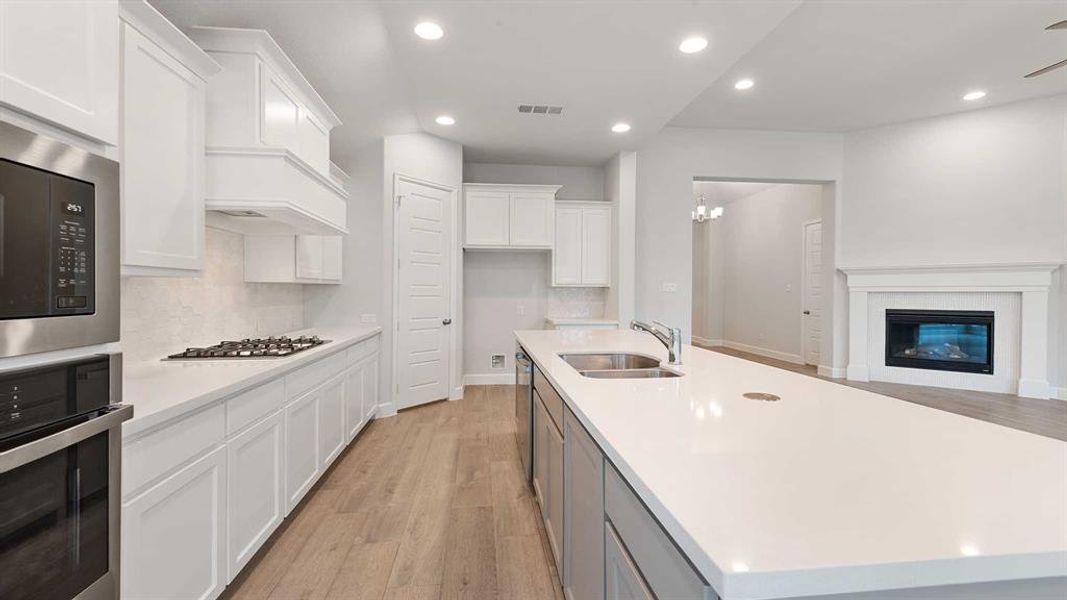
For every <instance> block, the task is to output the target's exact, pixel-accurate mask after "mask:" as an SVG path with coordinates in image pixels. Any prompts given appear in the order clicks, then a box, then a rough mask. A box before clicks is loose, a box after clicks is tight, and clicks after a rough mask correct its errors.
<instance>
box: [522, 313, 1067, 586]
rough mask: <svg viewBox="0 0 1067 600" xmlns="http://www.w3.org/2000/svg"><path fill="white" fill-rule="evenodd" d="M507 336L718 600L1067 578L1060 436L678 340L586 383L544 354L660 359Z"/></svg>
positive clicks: (590, 336) (1065, 478)
mask: <svg viewBox="0 0 1067 600" xmlns="http://www.w3.org/2000/svg"><path fill="white" fill-rule="evenodd" d="M515 335H516V338H517V340H518V341H519V343H520V344H522V346H523V348H524V349H525V350H526V352H527V353H528V354H529V355H530V357H531V358H532V359H533V361H534V363H535V364H536V365H537V367H538V368H539V369H540V370H541V371H542V372H543V373H544V375H545V376H546V378H547V379H548V380H549V381H550V382H551V383H552V384H553V386H554V387H555V388H556V389H557V391H559V392H560V394H561V395H562V396H563V399H564V401H565V402H566V403H567V405H568V406H569V407H570V409H571V410H572V411H573V412H574V414H575V416H577V417H578V419H579V420H580V421H581V422H582V424H583V425H584V426H585V427H586V428H587V429H588V430H589V432H590V434H592V436H593V437H594V439H595V440H596V441H597V443H598V444H599V445H600V446H601V448H602V450H603V451H604V453H605V456H607V458H608V459H609V460H610V461H611V462H612V463H613V464H614V465H615V467H616V468H617V469H618V470H619V472H620V473H621V474H622V475H623V476H624V477H625V478H626V479H627V481H628V482H629V483H630V485H631V486H632V487H633V488H634V490H635V491H636V492H637V493H638V495H639V496H640V497H641V499H642V500H643V501H644V502H645V504H646V505H647V506H648V507H649V509H650V510H651V511H652V512H653V514H654V515H655V516H656V518H657V519H659V521H660V522H661V523H662V525H663V526H664V528H665V529H666V530H667V532H668V533H669V534H670V535H671V536H672V537H673V538H674V540H675V542H676V543H677V544H678V545H679V547H680V548H681V550H682V551H683V552H685V554H686V555H687V556H688V557H689V559H690V560H691V561H692V563H693V565H694V566H695V567H696V568H697V569H698V570H699V571H700V573H701V574H702V575H703V577H704V578H705V579H706V580H707V581H708V583H710V584H711V585H712V587H714V588H715V590H716V591H717V592H718V593H719V594H720V595H721V596H722V597H723V598H724V599H725V600H757V599H764V598H783V597H793V596H803V595H815V594H835V593H850V592H862V591H874V590H889V589H897V588H913V587H922V586H937V585H950V584H960V583H976V582H990V581H1007V580H1019V579H1037V578H1047V577H1067V509H1065V507H1067V443H1065V442H1062V441H1058V440H1055V439H1052V438H1046V437H1042V436H1038V435H1035V434H1031V433H1026V432H1023V431H1018V430H1014V429H1009V428H1006V427H1002V426H999V425H994V424H992V423H987V422H984V421H979V420H975V419H971V418H968V417H964V416H960V415H956V414H952V413H948V412H943V411H939V410H936V409H932V408H927V407H924V406H920V405H917V404H912V403H909V402H905V401H903V400H898V399H895V398H889V397H886V396H882V395H879V394H875V393H872V392H867V391H864V390H859V389H856V388H851V387H847V386H843V385H839V384H837V383H833V382H829V381H824V380H820V379H817V378H814V377H809V376H806V375H803V374H798V373H793V372H790V371H786V370H783V369H776V368H774V367H770V366H767V365H763V364H759V363H755V362H751V361H746V360H743V359H739V358H735V357H732V356H728V355H725V354H721V353H716V352H711V351H707V350H702V349H699V348H695V347H692V346H685V347H684V351H683V355H682V357H683V363H684V364H682V365H681V366H678V367H671V368H672V369H674V370H677V371H678V372H680V373H682V374H683V376H682V377H677V378H662V379H629V380H603V379H588V378H585V377H583V376H582V375H580V374H579V373H578V372H577V371H576V370H575V369H573V368H572V367H571V366H570V365H568V364H567V363H566V362H564V361H563V360H562V359H561V358H560V357H559V356H558V355H559V354H560V353H562V352H633V353H638V354H646V355H650V356H655V357H658V358H660V359H664V358H665V357H666V350H665V349H664V348H663V346H662V345H660V344H659V343H658V342H657V341H656V340H654V339H653V338H652V337H651V336H649V335H646V334H642V333H637V332H632V331H615V330H572V331H518V332H516V333H515ZM745 392H769V393H772V394H776V395H778V396H780V397H781V400H779V401H777V402H763V401H756V400H748V399H745V398H743V397H742V394H743V393H745Z"/></svg>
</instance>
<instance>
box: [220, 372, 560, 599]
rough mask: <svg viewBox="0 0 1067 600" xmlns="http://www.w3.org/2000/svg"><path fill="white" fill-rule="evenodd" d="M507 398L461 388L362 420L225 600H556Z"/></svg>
mask: <svg viewBox="0 0 1067 600" xmlns="http://www.w3.org/2000/svg"><path fill="white" fill-rule="evenodd" d="M514 389H515V388H514V386H471V387H467V388H466V397H465V398H463V399H462V400H456V401H453V402H438V403H434V404H429V405H426V406H422V407H419V408H414V409H411V410H406V411H403V412H401V413H400V414H399V415H397V416H396V417H394V418H388V419H381V420H377V421H374V422H373V423H371V424H370V425H369V426H368V427H367V429H366V430H365V431H364V432H363V434H362V435H361V436H360V438H359V439H357V440H356V441H355V442H354V443H353V444H352V445H351V446H350V447H349V449H348V451H347V452H346V453H345V454H344V455H342V456H341V457H340V458H338V460H337V462H336V463H334V466H333V467H332V469H331V470H330V472H329V473H327V474H326V475H325V476H324V477H323V479H322V480H321V482H320V483H319V485H317V486H316V487H315V488H314V489H312V490H311V492H309V493H308V495H307V497H306V498H305V499H304V501H303V502H302V504H301V505H300V506H298V507H297V508H296V510H294V511H293V514H291V515H290V516H289V518H288V519H286V522H285V524H283V526H282V528H281V529H279V531H277V532H276V533H275V534H274V536H273V537H272V539H271V541H270V542H269V543H268V544H267V545H266V546H265V547H264V548H263V549H261V550H260V552H259V553H258V554H257V555H256V557H255V558H254V559H253V561H252V563H250V564H249V565H248V566H247V567H246V568H245V569H244V571H243V572H242V574H241V575H240V576H239V577H238V578H237V579H236V580H235V581H234V582H233V583H232V584H231V585H230V587H229V588H227V590H226V593H225V594H224V597H225V598H232V599H264V600H266V599H269V600H290V599H296V598H300V599H312V598H336V599H345V600H355V599H370V598H374V599H378V598H388V599H391V600H400V599H409V600H416V599H418V600H422V599H437V598H445V599H450V598H460V597H462V598H517V599H522V598H530V599H537V600H543V599H552V598H556V599H560V598H562V597H563V594H562V590H561V589H560V588H559V586H558V584H557V581H558V579H556V574H555V567H554V565H552V561H551V559H550V558H549V557H550V554H549V553H548V552H549V550H548V546H547V538H546V537H545V534H544V527H543V524H542V521H541V519H540V514H539V512H538V508H537V504H536V500H535V499H534V497H533V494H532V492H531V491H530V490H529V488H528V486H527V485H526V482H525V480H524V478H523V474H522V466H521V463H520V462H519V455H518V449H517V446H516V444H515V437H514V431H515V420H514V416H513V415H514V406H515V405H514Z"/></svg>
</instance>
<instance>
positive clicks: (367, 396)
mask: <svg viewBox="0 0 1067 600" xmlns="http://www.w3.org/2000/svg"><path fill="white" fill-rule="evenodd" d="M362 370H363V423H364V424H367V423H369V422H370V420H371V418H373V417H374V413H375V412H377V410H378V401H379V398H378V393H379V392H378V390H379V386H378V355H377V354H375V355H374V356H372V357H370V358H368V359H367V360H366V362H364V363H363V367H362Z"/></svg>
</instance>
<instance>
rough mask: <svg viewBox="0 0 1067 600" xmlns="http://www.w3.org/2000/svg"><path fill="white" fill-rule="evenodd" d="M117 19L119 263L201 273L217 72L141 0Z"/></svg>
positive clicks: (145, 270) (149, 270) (126, 269)
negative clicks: (208, 120)
mask: <svg viewBox="0 0 1067 600" xmlns="http://www.w3.org/2000/svg"><path fill="white" fill-rule="evenodd" d="M119 15H120V17H121V19H122V23H121V36H122V37H121V45H122V54H121V58H122V60H121V63H120V65H121V68H120V72H121V82H122V85H121V87H120V93H121V96H122V121H121V128H120V133H121V144H120V147H119V152H120V154H119V155H120V160H121V162H122V193H121V197H122V269H123V274H125V275H178V276H181V275H185V276H195V275H198V274H199V273H200V270H201V269H202V268H203V263H204V101H205V94H206V89H207V84H206V80H207V79H208V78H209V77H211V76H212V75H214V74H215V73H217V72H218V71H219V66H218V65H217V64H216V63H215V61H213V60H211V58H210V57H208V55H207V54H205V53H204V52H203V51H202V50H200V48H198V47H197V46H196V44H194V43H193V42H192V41H191V40H189V39H188V38H186V37H185V35H183V34H182V33H181V32H180V31H179V30H178V29H177V28H176V27H174V25H172V24H171V23H170V22H169V21H167V20H166V19H165V18H163V16H162V15H160V14H159V13H158V12H156V10H155V9H154V8H152V7H151V6H149V5H148V3H146V2H144V1H143V0H138V1H137V2H123V3H122V5H121V7H120V11H119Z"/></svg>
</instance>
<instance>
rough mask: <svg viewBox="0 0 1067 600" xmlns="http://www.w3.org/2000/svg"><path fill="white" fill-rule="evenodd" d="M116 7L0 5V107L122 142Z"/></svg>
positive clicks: (90, 2)
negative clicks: (10, 108) (119, 120)
mask: <svg viewBox="0 0 1067 600" xmlns="http://www.w3.org/2000/svg"><path fill="white" fill-rule="evenodd" d="M118 26H119V19H118V3H117V2H115V1H113V0H110V1H109V0H77V1H70V0H34V1H30V2H10V1H4V2H0V102H2V103H4V104H7V105H10V106H14V107H16V108H18V109H20V110H23V111H25V112H28V113H30V114H33V115H36V116H38V117H40V118H41V119H44V120H46V121H51V122H53V123H56V124H58V125H60V126H62V127H66V128H68V129H70V130H73V131H76V132H78V133H81V134H82V135H85V136H88V137H90V138H94V139H96V140H99V141H102V142H104V143H107V144H111V145H115V144H116V143H117V142H118V93H117V90H118V89H119V78H118V65H119V60H118V57H119V32H118Z"/></svg>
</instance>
